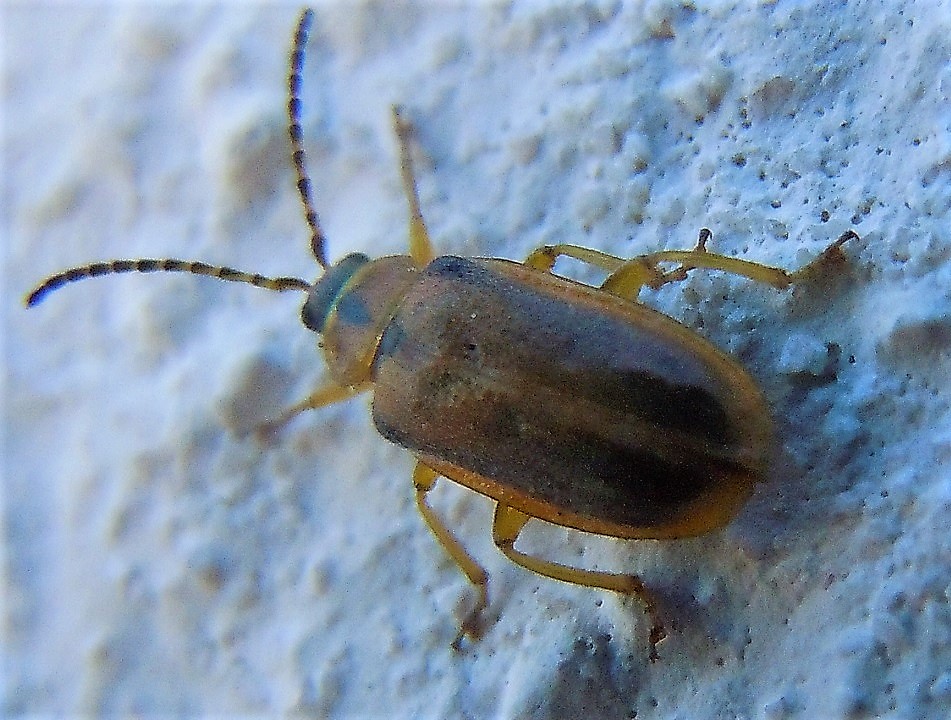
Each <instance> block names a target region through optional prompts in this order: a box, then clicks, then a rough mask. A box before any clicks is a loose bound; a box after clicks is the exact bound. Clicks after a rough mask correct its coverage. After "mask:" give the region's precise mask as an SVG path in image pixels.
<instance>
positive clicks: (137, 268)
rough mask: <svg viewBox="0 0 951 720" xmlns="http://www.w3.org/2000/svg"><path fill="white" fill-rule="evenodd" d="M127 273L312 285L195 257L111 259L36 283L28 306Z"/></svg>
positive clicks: (284, 286) (285, 286) (277, 286)
mask: <svg viewBox="0 0 951 720" xmlns="http://www.w3.org/2000/svg"><path fill="white" fill-rule="evenodd" d="M127 272H140V273H149V272H186V273H192V274H193V275H210V276H211V277H216V278H218V279H219V280H230V281H231V282H243V283H247V284H249V285H254V286H255V287H260V288H264V289H266V290H274V291H276V292H284V291H286V290H301V291H304V292H307V291H308V290H310V288H311V284H310V283H309V282H307V281H306V280H301V279H300V278H294V277H277V278H269V277H264V276H263V275H258V274H257V273H247V272H243V271H241V270H235V269H234V268H230V267H224V266H222V265H209V264H207V263H203V262H194V261H191V260H175V259H174V258H163V259H160V260H153V259H151V258H143V259H141V260H110V261H108V262H97V263H92V264H90V265H81V266H79V267H74V268H70V269H69V270H64V271H63V272H59V273H56V274H55V275H51V276H50V277H48V278H46V280H44V281H43V282H42V283H40V284H39V285H37V286H36V289H34V290H33V292H31V293H30V294H29V295H27V297H26V305H27V307H33V306H34V305H36V304H37V303H38V302H40V300H42V299H43V298H44V297H46V295H48V294H49V293H51V292H53V290H57V289H58V288H61V287H62V286H63V285H68V284H69V283H73V282H76V281H77V280H82V279H84V278H91V277H99V276H100V275H115V274H117V273H127Z"/></svg>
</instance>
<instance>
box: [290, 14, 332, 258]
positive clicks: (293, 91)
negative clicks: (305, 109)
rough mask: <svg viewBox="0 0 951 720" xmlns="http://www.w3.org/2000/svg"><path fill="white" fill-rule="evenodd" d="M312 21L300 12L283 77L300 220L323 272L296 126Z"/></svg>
mask: <svg viewBox="0 0 951 720" xmlns="http://www.w3.org/2000/svg"><path fill="white" fill-rule="evenodd" d="M313 19H314V11H313V10H311V9H309V8H308V9H307V10H304V12H303V13H301V16H300V22H299V23H298V24H297V32H296V33H295V34H294V47H293V49H292V50H291V63H290V71H289V73H288V76H287V91H288V99H287V119H288V125H287V132H288V134H289V135H290V136H291V160H293V161H294V169H295V170H296V171H297V192H298V193H300V199H301V203H303V205H304V217H305V218H306V219H307V224H308V226H310V232H311V235H310V251H311V252H312V253H313V254H314V259H316V260H317V263H318V264H319V265H320V266H321V267H322V268H324V269H326V268H327V250H326V247H325V246H326V238H325V237H324V231H323V230H321V229H320V220H319V219H318V218H317V210H316V209H315V208H314V201H313V197H312V194H311V189H310V187H311V183H310V176H309V175H308V174H307V168H306V167H305V166H304V165H305V163H306V161H307V156H306V153H305V152H304V131H303V129H302V128H301V124H300V116H301V99H300V90H301V85H302V79H301V72H302V71H303V69H304V48H305V47H306V46H307V38H308V36H309V34H310V24H311V22H312V21H313Z"/></svg>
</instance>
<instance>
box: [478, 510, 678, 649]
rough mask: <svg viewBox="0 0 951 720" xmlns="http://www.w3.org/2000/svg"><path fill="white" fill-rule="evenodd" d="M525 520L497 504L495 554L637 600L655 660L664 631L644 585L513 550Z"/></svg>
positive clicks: (636, 579)
mask: <svg viewBox="0 0 951 720" xmlns="http://www.w3.org/2000/svg"><path fill="white" fill-rule="evenodd" d="M529 520H531V517H530V516H529V515H526V514H525V513H523V512H520V511H519V510H516V509H515V508H512V507H510V506H508V505H505V504H503V503H501V502H500V503H498V504H497V505H496V506H495V517H494V519H493V521H492V540H493V541H494V542H495V544H496V546H497V547H498V548H499V550H501V551H502V553H503V554H504V555H505V556H506V557H507V558H508V559H509V560H511V561H512V562H514V563H516V564H518V565H521V566H522V567H524V568H526V569H528V570H531V571H532V572H534V573H538V574H539V575H544V576H545V577H550V578H553V579H555V580H562V581H564V582H568V583H572V584H574V585H583V586H585V587H594V588H602V589H604V590H613V591H614V592H618V593H622V594H624V595H632V596H634V597H635V598H637V599H638V600H639V601H640V603H641V605H643V606H644V611H645V612H646V613H647V616H648V617H649V618H650V622H651V629H650V646H651V650H650V659H651V661H652V662H653V661H654V660H657V657H658V656H657V643H659V642H660V641H661V640H663V639H664V638H665V637H667V631H666V630H665V629H664V623H663V622H662V621H661V619H660V615H659V613H658V612H657V603H656V601H655V600H654V596H653V594H652V593H651V592H650V591H649V590H648V589H647V588H646V587H645V586H644V582H643V581H642V580H641V579H640V578H639V577H638V576H637V575H626V574H623V573H611V572H602V571H597V570H584V569H582V568H576V567H571V566H569V565H562V564H561V563H556V562H552V561H550V560H543V559H541V558H538V557H535V556H533V555H528V554H526V553H523V552H520V551H518V550H516V549H515V541H516V540H517V539H518V536H519V533H521V532H522V528H524V527H525V524H526V523H527V522H528V521H529Z"/></svg>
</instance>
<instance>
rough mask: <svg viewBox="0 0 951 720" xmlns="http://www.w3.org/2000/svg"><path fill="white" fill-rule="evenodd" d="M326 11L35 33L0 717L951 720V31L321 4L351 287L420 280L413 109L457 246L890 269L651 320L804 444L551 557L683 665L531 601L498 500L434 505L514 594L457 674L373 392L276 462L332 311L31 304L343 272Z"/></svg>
mask: <svg viewBox="0 0 951 720" xmlns="http://www.w3.org/2000/svg"><path fill="white" fill-rule="evenodd" d="M298 12H299V8H298V7H296V6H290V5H283V4H247V3H240V4H233V5H208V4H186V5H178V4H176V5H164V4H155V5H139V4H122V3H120V4H107V5H91V4H83V3H76V4H43V3H29V2H19V3H16V2H14V3H5V4H4V6H3V8H2V16H0V20H2V27H3V60H4V69H3V79H4V97H3V118H2V119H3V201H4V202H3V226H2V233H3V251H4V252H3V290H4V292H3V319H4V326H3V340H2V342H3V357H4V374H3V383H4V387H3V390H4V393H3V397H4V406H3V412H4V416H3V432H4V436H3V443H4V458H3V516H2V517H3V533H4V534H3V537H4V545H3V547H4V564H3V572H4V576H5V577H4V584H3V587H4V590H5V592H4V598H3V599H4V607H3V612H4V625H3V631H4V640H3V650H2V652H3V654H4V658H3V662H4V666H5V670H4V673H3V675H4V681H3V697H2V707H3V710H4V713H5V714H6V715H20V714H30V715H47V716H66V715H72V716H76V715H86V716H93V715H102V714H113V713H121V714H127V713H136V714H141V715H144V716H151V717H156V716H160V715H170V714H171V715H184V716H200V715H205V716H212V715H214V716H230V715H238V714H241V715H252V714H261V715H270V714H278V713H280V714H300V715H306V716H321V717H331V718H361V717H425V718H454V717H464V718H483V717H486V718H519V717H532V718H544V717H551V718H569V717H598V718H633V717H636V718H639V719H642V718H684V719H688V718H689V719H691V720H698V719H704V718H769V719H771V720H776V719H779V718H866V717H868V718H871V717H887V718H947V717H949V715H951V607H949V603H951V534H949V532H948V527H949V525H951V411H949V392H948V377H949V376H951V61H949V58H951V6H949V5H948V3H946V2H939V1H938V0H934V1H932V2H923V3H911V2H902V1H901V0H892V1H885V2H855V3H849V4H848V6H846V5H845V4H844V3H843V4H838V3H837V4H832V3H803V2H782V1H781V2H774V3H762V4H759V5H754V4H752V3H744V2H710V3H689V2H682V3H677V2H663V1H659V2H631V3H624V2H609V1H605V2H587V3H570V4H565V5H561V6H551V5H548V4H545V3H531V2H527V3H505V4H503V3H479V2H472V3H468V4H466V3H456V4H443V3H435V2H434V3H424V2H420V3H387V2H377V3H369V4H366V3H361V4H318V5H317V7H316V18H315V24H314V28H313V34H312V38H311V42H310V44H309V47H308V52H309V55H308V61H307V67H306V72H305V76H304V86H305V90H304V98H303V99H304V103H305V113H304V121H305V135H306V138H305V139H306V145H307V149H308V151H309V157H310V163H311V165H310V167H311V169H312V172H313V176H314V187H315V194H316V199H317V205H318V209H319V211H320V213H321V218H322V221H323V223H324V226H325V228H326V232H327V235H328V237H329V250H330V255H331V258H339V257H341V256H343V255H344V254H345V253H347V252H349V251H353V250H361V251H365V252H368V253H370V254H372V255H379V254H386V253H399V252H402V251H404V248H405V247H406V230H405V228H406V224H405V217H406V210H405V205H404V202H403V198H402V195H401V192H400V186H399V175H398V164H397V158H396V144H395V142H394V138H393V134H392V130H391V127H390V119H389V107H390V105H391V104H392V103H396V102H399V103H403V104H404V105H405V106H406V108H407V113H408V115H409V117H411V118H412V120H413V122H414V123H415V126H416V141H415V143H416V149H415V152H416V157H417V162H418V165H419V174H420V193H421V198H422V204H423V209H424V212H425V214H426V217H427V219H428V222H429V224H430V228H431V230H432V234H433V237H434V240H435V241H436V243H437V244H438V246H439V248H440V249H441V250H444V251H447V252H452V253H456V254H465V255H489V256H498V257H508V258H515V259H519V258H523V257H524V256H525V255H526V253H527V252H528V251H529V250H530V249H532V248H534V247H536V246H538V245H542V244H550V243H556V242H570V243H577V244H581V245H586V246H589V247H594V248H598V249H601V250H604V251H607V252H611V253H616V254H619V255H623V256H632V255H636V254H638V253H643V252H649V251H653V250H658V249H661V248H689V247H690V246H692V244H693V242H694V241H695V238H696V236H697V231H698V230H699V228H700V227H703V226H706V227H709V228H710V229H711V230H712V231H713V240H712V242H711V246H710V247H711V249H715V250H716V251H719V252H722V253H725V254H728V255H735V256H737V257H740V258H744V259H747V260H755V261H760V262H765V263H769V264H773V265H778V266H782V267H789V268H794V267H798V266H801V265H802V264H804V263H806V262H808V260H809V259H811V258H812V257H814V256H815V255H816V254H817V253H819V252H820V251H821V250H822V248H824V247H825V246H826V245H827V244H829V243H830V242H831V241H832V240H834V239H835V238H836V237H838V236H839V234H840V233H841V232H843V231H844V230H846V229H848V228H853V229H854V230H855V231H856V232H858V233H859V235H860V236H861V239H860V240H858V241H854V242H851V243H849V244H848V245H847V247H846V251H847V254H848V257H849V264H848V265H847V267H846V268H845V269H844V270H843V272H842V273H841V274H840V275H839V276H838V277H833V278H827V279H826V280H825V281H824V282H822V283H821V284H818V285H811V286H809V287H800V288H796V289H793V290H787V291H783V292H778V291H774V290H772V289H770V288H765V287H762V286H756V285H754V284H752V283H750V282H748V281H745V280H743V279H739V278H733V277H730V276H726V275H724V274H722V273H717V272H708V273H703V272H695V273H693V274H692V275H691V277H690V278H689V279H688V280H687V281H685V282H682V283H679V284H678V285H676V286H672V287H669V288H665V289H664V290H663V291H661V292H659V293H645V296H644V299H645V300H646V301H647V302H649V303H651V304H652V305H654V306H656V307H659V308H661V309H663V310H664V311H665V312H668V313H670V314H672V315H673V316H674V317H676V318H678V319H679V320H681V321H682V322H684V323H686V324H687V325H689V326H690V327H692V328H696V329H697V330H698V331H699V332H701V333H702V334H703V335H705V336H706V337H708V338H710V339H711V340H713V341H714V342H715V343H717V344H718V345H720V346H721V347H723V348H725V349H727V350H728V351H730V352H731V353H733V354H734V355H735V356H736V357H737V358H738V359H739V360H740V361H741V362H742V363H743V364H744V365H745V366H746V367H748V368H749V370H750V372H751V373H752V374H753V376H754V377H755V378H756V379H757V380H758V381H759V382H760V383H761V385H762V388H763V390H764V392H765V394H766V396H767V398H768V400H769V402H770V405H771V406H772V408H773V410H774V416H775V420H776V436H777V449H776V453H775V460H774V463H773V470H772V472H771V475H770V477H769V479H768V480H767V481H766V482H764V483H762V484H761V485H760V486H758V488H757V490H756V492H755V494H754V496H753V498H752V500H751V501H750V502H749V504H748V505H747V506H746V507H745V508H744V510H743V511H742V513H741V514H740V516H739V517H738V518H737V519H736V520H735V521H734V522H733V523H731V524H730V525H729V526H728V527H727V528H726V529H724V530H722V531H720V532H716V533H713V534H711V535H708V536H705V537H701V538H697V539H690V540H679V541H665V542H659V541H640V542H631V541H616V540H610V539H605V538H598V537H591V536H584V535H581V534H579V533H570V532H567V531H565V530H562V529H559V528H547V527H540V528H531V527H530V528H529V530H528V531H527V533H526V537H525V538H524V542H525V547H527V548H532V549H534V550H535V551H536V552H538V553H539V554H541V555H544V556H546V557H552V558H555V559H560V560H561V561H563V562H568V563H574V564H577V565H580V566H584V567H597V568H601V569H614V570H627V571H630V572H638V573H640V574H642V575H643V577H644V578H645V580H646V581H647V582H648V583H649V584H650V585H651V586H652V587H653V588H654V590H655V591H656V593H657V595H658V596H659V598H660V601H661V606H662V607H661V611H662V613H663V615H664V617H665V618H666V620H667V622H668V624H669V626H670V629H671V634H670V637H669V638H668V639H667V640H666V641H665V642H664V643H662V644H661V645H660V648H659V650H660V655H661V660H660V661H659V662H657V663H654V664H651V663H649V662H648V661H647V642H646V631H647V628H646V623H645V620H644V617H643V614H642V612H641V611H640V609H639V607H638V606H637V604H636V603H634V602H632V601H630V600H626V599H624V598H621V597H619V596H616V595H613V594H611V593H607V592H601V591H596V590H590V589H585V588H579V587H573V586H569V585H564V584H561V583H558V582H554V581H549V580H546V579H543V578H540V577H537V576H535V575H532V574H530V573H528V572H526V571H523V570H521V569H520V568H517V567H515V566H513V565H511V564H509V563H508V562H506V561H505V560H504V558H502V557H501V555H499V553H498V552H497V551H496V550H495V549H494V547H493V546H492V543H491V538H490V518H491V506H490V503H489V502H488V501H486V500H485V499H484V498H481V497H479V496H477V495H474V494H473V493H470V492H467V491H463V490H461V489H459V488H457V487H454V486H452V485H451V484H449V483H446V482H442V483H441V484H440V486H439V487H438V488H437V496H438V497H437V502H436V505H437V506H438V508H439V511H440V512H441V513H442V514H443V515H444V516H445V517H446V518H447V519H448V521H449V522H450V524H451V525H452V526H453V527H454V528H455V529H456V530H457V531H458V533H459V535H460V537H462V538H463V539H464V540H465V542H466V544H467V546H468V547H469V548H470V549H471V550H472V552H473V553H474V554H475V555H476V556H477V557H478V558H479V559H480V561H482V562H484V564H485V565H486V567H487V568H488V570H489V572H490V575H491V587H490V589H491V598H490V601H491V604H490V607H489V610H488V613H487V619H488V621H489V622H488V623H487V628H486V634H485V637H484V638H483V639H482V641H481V642H479V643H477V644H475V645H473V646H470V647H467V648H466V649H464V651H462V652H460V653H455V652H453V651H452V650H451V649H450V647H449V644H450V641H451V640H452V638H453V635H454V632H455V627H456V622H457V619H458V618H459V617H460V616H461V615H462V614H463V613H464V612H465V611H466V609H467V608H468V607H469V605H470V603H471V602H472V597H473V594H472V591H471V589H470V588H469V587H468V586H467V584H466V582H465V581H464V579H463V578H462V577H461V576H460V574H459V572H458V571H457V570H456V568H455V567H454V566H453V565H452V564H451V563H450V562H449V561H448V559H447V558H446V557H445V555H444V554H443V552H442V551H441V550H440V548H439V547H438V546H437V545H436V543H435V541H434V540H433V538H432V537H431V535H430V533H429V531H428V530H427V529H426V527H425V525H424V524H423V522H422V520H421V519H420V518H419V516H418V515H417V512H416V509H415V506H414V502H413V491H412V486H411V483H410V477H409V476H410V472H411V469H412V464H413V460H412V457H411V456H410V455H409V453H407V452H405V451H403V450H401V449H400V448H397V447H394V446H391V445H389V444H387V443H386V442H384V441H383V440H382V439H381V438H380V437H379V436H378V435H377V433H376V432H375V431H374V429H373V426H372V423H371V421H370V419H369V415H368V413H367V406H368V398H367V397H361V398H359V399H356V400H353V401H350V402H347V403H345V404H341V405H338V406H335V407H332V408H328V409H326V410H323V411H320V412H314V413H311V414H310V415H308V416H305V417H301V418H299V419H298V420H297V421H296V422H294V423H293V424H292V425H291V426H289V427H288V428H287V429H286V431H285V432H284V433H283V434H282V436H281V437H280V438H279V439H278V440H276V441H275V442H274V443H272V444H270V445H268V444H262V443H261V442H258V441H256V440H255V439H254V438H253V437H251V436H249V435H248V430H249V429H250V428H253V427H254V426H255V425H256V423H258V422H259V421H260V420H261V418H263V417H267V416H268V415H269V414H271V413H273V412H274V411H275V409H276V408H278V407H280V406H283V405H286V404H288V403H290V402H292V401H293V400H294V399H295V398H298V397H300V396H302V395H303V394H304V393H305V392H307V391H308V389H309V388H311V387H313V386H314V385H316V384H317V383H318V382H319V380H320V378H321V377H322V374H323V364H322V360H321V358H320V355H319V352H318V351H317V348H316V338H315V337H314V335H313V334H312V333H310V332H309V331H307V330H306V329H304V328H303V327H302V326H301V325H300V323H299V321H298V308H299V305H300V300H301V296H300V295H298V294H296V293H290V294H286V295H277V294H272V293H267V292H263V291H260V290H257V289H254V288H251V287H248V286H239V285H231V284H222V283H219V282H216V281H214V280H210V279H205V278H195V277H191V276H181V275H161V276H159V275H151V276H134V277H133V276H123V277H112V278H106V279H98V280H89V281H85V282H83V283H80V284H77V285H73V286H70V287H68V288H65V289H62V290H60V291H59V292H58V293H57V294H54V295H52V296H51V297H49V298H48V299H47V300H46V301H45V302H44V303H43V304H41V305H40V306H38V307H36V308H34V309H31V310H29V311H27V310H25V309H24V308H23V307H22V297H23V294H24V293H26V292H27V291H28V290H29V289H30V288H31V287H32V286H33V285H34V284H35V283H36V282H37V281H39V280H40V279H42V278H43V277H44V276H45V275H46V274H48V273H51V272H54V271H56V270H59V269H61V268H63V267H67V266H70V265H77V264H82V263H86V262H91V261H94V260H101V259H110V258H117V257H118V258H123V257H163V256H171V257H184V258H196V259H201V260H205V261H208V262H215V263H224V264H229V265H233V266H235V267H240V268H247V269H251V270H254V271H257V272H260V273H263V274H271V275H284V274H287V275H298V276H301V277H304V278H307V279H311V278H314V277H316V275H317V269H316V267H315V265H314V262H313V260H312V258H310V257H309V254H308V251H307V233H306V228H305V227H304V224H303V221H302V218H301V213H300V209H299V206H298V205H299V203H298V200H297V197H296V194H295V190H294V176H293V171H292V167H291V165H290V162H289V159H288V149H287V141H286V129H285V125H286V121H285V117H284V106H285V102H286V98H285V85H286V58H287V52H288V45H289V41H290V38H291V35H292V32H293V28H294V25H295V23H296V18H297V14H298ZM561 267H562V266H559V268H561ZM564 270H565V271H566V272H578V268H577V266H576V265H572V264H571V263H565V265H564ZM578 277H582V278H584V279H590V280H592V281H596V280H597V279H598V278H597V277H596V276H593V275H586V274H584V272H583V270H582V271H581V274H580V275H578ZM513 342H517V339H513Z"/></svg>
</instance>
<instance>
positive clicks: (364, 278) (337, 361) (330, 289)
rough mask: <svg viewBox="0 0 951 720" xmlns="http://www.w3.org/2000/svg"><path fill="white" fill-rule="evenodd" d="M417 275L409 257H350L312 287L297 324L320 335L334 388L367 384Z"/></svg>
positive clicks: (354, 255)
mask: <svg viewBox="0 0 951 720" xmlns="http://www.w3.org/2000/svg"><path fill="white" fill-rule="evenodd" d="M416 273H417V268H416V266H415V264H414V263H413V260H412V258H410V257H409V256H408V255H393V256H389V257H383V258H378V259H376V260H370V259H369V258H368V257H367V256H366V255H363V254H362V253H354V254H352V255H347V256H346V257H345V258H343V259H342V260H341V261H340V262H338V263H336V264H335V265H333V266H332V267H331V268H330V269H329V270H327V272H326V273H325V274H324V276H323V277H321V278H320V279H319V280H318V281H317V282H316V283H314V286H313V287H312V288H311V290H310V293H309V294H308V297H307V302H306V303H304V307H303V309H302V310H301V319H302V320H303V322H304V325H306V326H307V327H308V328H309V329H311V330H313V331H314V332H317V333H321V334H322V335H323V343H322V346H323V349H324V357H325V359H326V362H327V368H328V370H329V371H330V374H331V376H332V377H333V379H334V380H335V381H336V382H337V383H339V384H341V385H357V384H359V383H362V382H366V381H368V380H371V379H372V378H371V373H372V365H373V357H374V355H375V353H376V348H377V345H378V344H379V341H380V336H381V335H382V334H383V330H384V329H385V328H386V326H387V324H388V323H389V322H390V319H391V318H392V317H393V314H394V312H395V311H396V309H397V308H398V307H399V305H400V303H401V302H402V300H403V297H404V296H405V295H406V291H407V289H408V288H409V287H410V285H412V283H413V282H415V280H416Z"/></svg>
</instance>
